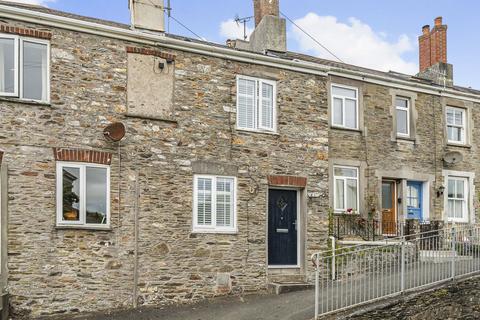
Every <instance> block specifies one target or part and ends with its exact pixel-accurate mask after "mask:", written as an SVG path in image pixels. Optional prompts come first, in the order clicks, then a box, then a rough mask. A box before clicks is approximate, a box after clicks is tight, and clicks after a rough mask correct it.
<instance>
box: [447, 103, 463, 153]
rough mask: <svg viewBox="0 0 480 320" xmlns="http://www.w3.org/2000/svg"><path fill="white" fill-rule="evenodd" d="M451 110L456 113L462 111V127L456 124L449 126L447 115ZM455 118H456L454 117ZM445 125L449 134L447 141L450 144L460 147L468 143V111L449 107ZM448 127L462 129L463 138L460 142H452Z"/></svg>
mask: <svg viewBox="0 0 480 320" xmlns="http://www.w3.org/2000/svg"><path fill="white" fill-rule="evenodd" d="M449 110H453V111H454V112H455V111H461V112H462V125H461V126H459V125H456V124H448V116H447V113H448V111H449ZM454 118H455V117H454ZM445 125H446V134H447V141H448V143H452V144H459V145H464V144H466V142H467V109H465V108H460V107H453V106H447V107H446V108H445ZM448 127H455V128H460V129H461V133H462V134H461V137H462V139H461V140H460V141H457V140H450V138H449V136H448Z"/></svg>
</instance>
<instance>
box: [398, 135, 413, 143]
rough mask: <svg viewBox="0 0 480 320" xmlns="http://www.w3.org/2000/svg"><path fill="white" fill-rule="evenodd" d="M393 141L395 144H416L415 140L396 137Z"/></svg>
mask: <svg viewBox="0 0 480 320" xmlns="http://www.w3.org/2000/svg"><path fill="white" fill-rule="evenodd" d="M394 141H395V142H405V143H413V144H415V143H416V142H417V140H416V139H415V138H411V137H403V136H397V137H396V138H395V140H394Z"/></svg>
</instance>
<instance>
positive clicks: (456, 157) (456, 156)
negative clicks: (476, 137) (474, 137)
mask: <svg viewBox="0 0 480 320" xmlns="http://www.w3.org/2000/svg"><path fill="white" fill-rule="evenodd" d="M443 161H445V163H446V164H449V165H452V164H456V163H459V162H461V161H463V154H462V153H460V152H458V151H451V152H447V153H446V154H445V156H444V157H443Z"/></svg>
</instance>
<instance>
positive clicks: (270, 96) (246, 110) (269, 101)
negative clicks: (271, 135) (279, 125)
mask: <svg viewBox="0 0 480 320" xmlns="http://www.w3.org/2000/svg"><path fill="white" fill-rule="evenodd" d="M237 129H241V130H253V131H269V132H275V131H276V84H275V82H274V81H268V80H262V79H256V78H250V77H244V76H238V77H237Z"/></svg>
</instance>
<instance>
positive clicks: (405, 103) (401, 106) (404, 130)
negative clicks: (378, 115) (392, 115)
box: [395, 97, 410, 137]
mask: <svg viewBox="0 0 480 320" xmlns="http://www.w3.org/2000/svg"><path fill="white" fill-rule="evenodd" d="M395 112H396V121H397V136H401V137H409V136H410V100H409V99H408V98H402V97H397V98H395Z"/></svg>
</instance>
